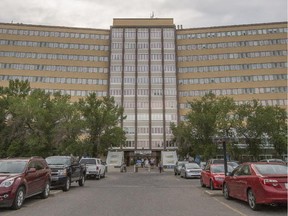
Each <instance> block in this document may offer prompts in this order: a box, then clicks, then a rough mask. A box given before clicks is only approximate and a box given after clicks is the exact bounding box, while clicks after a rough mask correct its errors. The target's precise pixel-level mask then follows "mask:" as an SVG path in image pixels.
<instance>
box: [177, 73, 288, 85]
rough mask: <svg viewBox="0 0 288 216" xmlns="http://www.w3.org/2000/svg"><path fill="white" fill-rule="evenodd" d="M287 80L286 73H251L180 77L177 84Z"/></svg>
mask: <svg viewBox="0 0 288 216" xmlns="http://www.w3.org/2000/svg"><path fill="white" fill-rule="evenodd" d="M274 80H287V74H271V75H252V76H232V77H210V78H195V79H181V80H179V84H180V85H181V84H208V83H237V82H258V81H274Z"/></svg>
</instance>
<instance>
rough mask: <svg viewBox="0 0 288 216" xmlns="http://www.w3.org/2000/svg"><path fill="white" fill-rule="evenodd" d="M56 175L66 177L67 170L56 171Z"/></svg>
mask: <svg viewBox="0 0 288 216" xmlns="http://www.w3.org/2000/svg"><path fill="white" fill-rule="evenodd" d="M58 175H61V176H66V175H67V170H66V169H64V170H58Z"/></svg>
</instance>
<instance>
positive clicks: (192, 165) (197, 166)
mask: <svg viewBox="0 0 288 216" xmlns="http://www.w3.org/2000/svg"><path fill="white" fill-rule="evenodd" d="M185 166H186V168H187V169H200V167H199V165H198V164H193V163H188V164H186V165H185Z"/></svg>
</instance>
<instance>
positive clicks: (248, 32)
mask: <svg viewBox="0 0 288 216" xmlns="http://www.w3.org/2000/svg"><path fill="white" fill-rule="evenodd" d="M287 32H288V30H287V28H269V29H249V30H238V31H222V32H208V33H188V34H181V35H180V34H179V35H177V39H178V40H183V39H200V38H215V37H235V36H245V35H262V34H279V33H287Z"/></svg>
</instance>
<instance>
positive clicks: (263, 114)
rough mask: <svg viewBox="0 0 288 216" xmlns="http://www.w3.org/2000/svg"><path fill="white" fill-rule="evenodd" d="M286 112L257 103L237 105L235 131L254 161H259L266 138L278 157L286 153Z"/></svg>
mask: <svg viewBox="0 0 288 216" xmlns="http://www.w3.org/2000/svg"><path fill="white" fill-rule="evenodd" d="M286 120H287V116H286V111H285V110H284V109H281V108H279V107H274V106H263V105H261V104H260V103H259V101H257V100H254V101H252V102H251V103H245V104H242V105H239V106H238V108H237V111H236V113H235V122H236V124H235V125H236V126H235V128H236V131H237V134H238V136H239V137H241V136H242V137H244V138H245V140H246V144H247V145H248V148H247V150H248V152H249V153H250V155H252V156H253V159H254V160H258V159H259V155H260V154H261V153H262V149H263V147H264V145H265V143H264V142H263V140H264V139H265V138H268V139H269V140H270V142H272V143H273V145H274V147H275V150H276V152H277V153H278V155H279V156H280V155H281V154H285V153H286V152H287V137H286V136H287V135H286V133H287V123H286V122H285V121H286Z"/></svg>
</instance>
